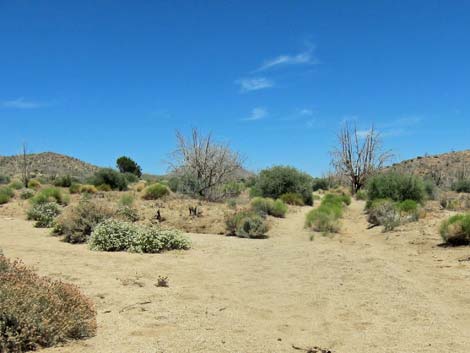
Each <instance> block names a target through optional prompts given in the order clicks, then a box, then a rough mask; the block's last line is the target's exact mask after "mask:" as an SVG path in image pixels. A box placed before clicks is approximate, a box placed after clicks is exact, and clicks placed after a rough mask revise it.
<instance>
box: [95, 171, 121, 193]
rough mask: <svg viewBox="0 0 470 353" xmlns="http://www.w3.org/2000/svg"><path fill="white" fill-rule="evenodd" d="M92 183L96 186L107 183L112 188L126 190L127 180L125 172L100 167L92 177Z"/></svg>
mask: <svg viewBox="0 0 470 353" xmlns="http://www.w3.org/2000/svg"><path fill="white" fill-rule="evenodd" d="M92 184H93V185H95V186H98V185H103V184H107V185H109V186H110V187H111V189H112V190H120V191H122V190H126V189H127V180H126V178H125V177H124V175H123V174H121V173H119V172H117V171H115V170H114V169H111V168H104V169H100V170H99V171H97V172H96V173H95V175H94V176H93V178H92Z"/></svg>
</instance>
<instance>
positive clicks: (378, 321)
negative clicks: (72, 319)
mask: <svg viewBox="0 0 470 353" xmlns="http://www.w3.org/2000/svg"><path fill="white" fill-rule="evenodd" d="M362 208H363V203H362V202H356V201H354V202H353V203H352V205H351V206H350V207H349V209H348V211H347V212H346V214H345V217H344V219H343V227H342V229H343V230H342V233H341V234H338V235H335V236H333V237H323V236H321V235H318V234H317V235H316V236H315V238H314V240H313V241H310V239H309V238H310V234H311V233H310V232H309V231H307V230H305V229H304V228H303V224H304V217H305V214H306V212H308V210H309V208H301V209H298V210H295V211H292V212H290V213H289V214H288V217H287V218H286V219H284V220H279V221H277V220H276V221H274V222H275V227H274V228H273V230H272V231H271V233H270V238H268V239H264V240H248V239H238V238H232V237H224V236H218V235H196V234H192V235H191V238H192V240H193V243H194V245H193V249H192V250H190V251H188V252H170V253H165V254H159V255H138V254H126V253H99V252H92V251H89V250H88V249H87V248H86V246H84V245H78V246H77V245H69V244H65V243H62V242H60V241H59V240H58V239H56V238H54V237H51V236H49V235H48V232H47V231H46V230H40V229H34V228H32V226H31V223H29V222H26V221H23V220H18V219H0V247H1V248H3V249H4V252H5V254H6V255H7V256H9V257H19V258H22V259H23V260H24V261H25V262H26V263H27V264H30V265H34V266H35V267H36V268H37V269H38V270H39V271H40V272H41V273H43V274H47V275H51V276H54V277H56V278H62V279H64V280H67V281H70V282H73V283H76V284H78V285H79V286H81V287H82V289H83V290H84V291H85V292H86V294H88V295H89V296H91V297H92V298H93V300H94V301H95V302H96V305H97V310H98V324H99V332H98V335H97V336H96V337H95V338H92V339H90V340H87V341H83V342H75V343H71V344H70V345H67V346H65V347H60V348H54V349H48V350H44V352H63V353H72V352H74V353H75V352H87V353H88V352H90V353H92V352H93V353H101V352H102V353H108V352H109V353H111V352H112V353H115V352H119V353H126V352H129V353H131V352H132V353H139V352H142V353H144V352H145V353H156V352H165V353H168V352H178V353H179V352H231V353H233V352H240V353H242V352H243V353H257V352H260V353H261V352H263V353H266V352H296V351H295V350H293V348H292V344H295V345H296V346H301V347H308V346H315V345H316V346H322V347H326V348H330V349H332V350H334V351H335V352H337V353H382V352H383V353H401V352H410V353H417V352H436V353H437V352H439V353H441V352H453V353H468V352H469V351H470V330H469V327H470V281H469V279H470V262H458V261H457V258H459V257H463V256H470V250H469V249H468V248H459V249H444V248H440V247H436V244H438V243H439V240H438V237H437V235H436V232H435V229H434V223H432V225H429V226H428V225H424V224H416V225H414V226H410V227H406V228H403V229H401V230H399V231H397V232H393V233H390V234H388V235H385V234H383V233H381V232H380V229H379V228H374V229H371V230H367V229H366V226H367V222H366V220H365V217H364V215H363V214H362ZM428 223H429V222H428ZM159 275H167V276H168V277H169V283H170V287H169V288H157V287H155V285H154V284H155V283H156V282H157V277H158V276H159Z"/></svg>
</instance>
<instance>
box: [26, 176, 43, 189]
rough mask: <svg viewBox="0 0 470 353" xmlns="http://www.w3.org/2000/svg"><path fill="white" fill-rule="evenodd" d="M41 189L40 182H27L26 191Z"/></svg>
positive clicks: (34, 180) (35, 180)
mask: <svg viewBox="0 0 470 353" xmlns="http://www.w3.org/2000/svg"><path fill="white" fill-rule="evenodd" d="M40 187H41V182H40V181H39V180H37V179H31V180H30V181H28V189H34V190H38V189H39V188H40Z"/></svg>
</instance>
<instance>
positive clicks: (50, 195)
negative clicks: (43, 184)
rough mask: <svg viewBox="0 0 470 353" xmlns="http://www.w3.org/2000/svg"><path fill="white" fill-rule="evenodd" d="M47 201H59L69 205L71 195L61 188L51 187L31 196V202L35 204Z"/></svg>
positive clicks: (61, 203) (60, 203)
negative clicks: (63, 191)
mask: <svg viewBox="0 0 470 353" xmlns="http://www.w3.org/2000/svg"><path fill="white" fill-rule="evenodd" d="M47 202H57V203H58V204H59V205H67V204H68V203H69V197H68V195H66V194H64V193H62V191H61V190H60V189H58V188H54V187H49V188H45V189H42V190H41V191H39V192H38V193H37V194H36V195H35V196H34V197H33V198H31V203H32V204H33V205H34V204H38V203H47Z"/></svg>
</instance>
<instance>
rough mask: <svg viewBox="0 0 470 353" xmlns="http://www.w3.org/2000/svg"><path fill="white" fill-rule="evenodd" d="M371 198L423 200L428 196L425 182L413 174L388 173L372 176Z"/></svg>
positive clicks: (369, 185) (368, 189) (368, 192)
mask: <svg viewBox="0 0 470 353" xmlns="http://www.w3.org/2000/svg"><path fill="white" fill-rule="evenodd" d="M367 194H368V197H369V200H377V199H390V200H393V201H405V200H414V201H416V202H420V203H421V202H423V201H424V199H425V196H426V191H425V187H424V182H423V180H422V179H421V178H419V177H417V176H415V175H411V174H397V173H386V174H378V175H376V176H374V177H372V178H371V179H370V180H369V182H368V184H367Z"/></svg>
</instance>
